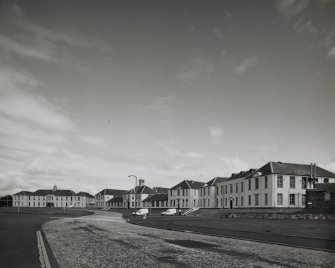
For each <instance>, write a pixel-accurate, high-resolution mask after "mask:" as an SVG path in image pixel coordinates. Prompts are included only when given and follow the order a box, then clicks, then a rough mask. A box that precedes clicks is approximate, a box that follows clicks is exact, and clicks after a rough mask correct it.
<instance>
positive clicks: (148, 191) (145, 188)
mask: <svg viewBox="0 0 335 268" xmlns="http://www.w3.org/2000/svg"><path fill="white" fill-rule="evenodd" d="M135 193H136V194H150V195H151V194H157V192H156V191H154V190H153V189H151V188H150V187H148V186H146V185H142V186H136V187H135V188H133V189H131V190H129V191H128V192H127V194H135Z"/></svg>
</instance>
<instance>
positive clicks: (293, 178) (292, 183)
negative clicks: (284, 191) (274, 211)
mask: <svg viewBox="0 0 335 268" xmlns="http://www.w3.org/2000/svg"><path fill="white" fill-rule="evenodd" d="M290 188H291V189H294V188H295V177H294V176H290Z"/></svg>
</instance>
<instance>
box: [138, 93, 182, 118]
mask: <svg viewBox="0 0 335 268" xmlns="http://www.w3.org/2000/svg"><path fill="white" fill-rule="evenodd" d="M175 100H176V97H175V96H164V97H158V98H156V99H154V100H153V101H152V102H151V103H150V104H149V105H147V106H144V107H143V108H145V109H148V110H152V111H155V112H157V113H159V114H161V115H171V114H172V112H173V109H172V106H171V104H172V103H173V102H175Z"/></svg>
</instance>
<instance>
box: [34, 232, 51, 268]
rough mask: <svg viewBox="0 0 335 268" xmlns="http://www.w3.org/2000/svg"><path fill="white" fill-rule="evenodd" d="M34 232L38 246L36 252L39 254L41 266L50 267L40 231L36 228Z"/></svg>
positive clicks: (43, 267)
mask: <svg viewBox="0 0 335 268" xmlns="http://www.w3.org/2000/svg"><path fill="white" fill-rule="evenodd" d="M36 234H37V247H38V252H39V255H40V257H39V259H40V262H41V268H51V265H50V261H49V258H48V254H47V251H46V249H45V245H44V241H43V237H42V234H41V231H40V230H38V231H37V232H36Z"/></svg>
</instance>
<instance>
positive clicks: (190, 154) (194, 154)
mask: <svg viewBox="0 0 335 268" xmlns="http://www.w3.org/2000/svg"><path fill="white" fill-rule="evenodd" d="M185 156H186V157H190V158H204V157H205V154H203V153H199V152H188V153H186V154H185Z"/></svg>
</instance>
